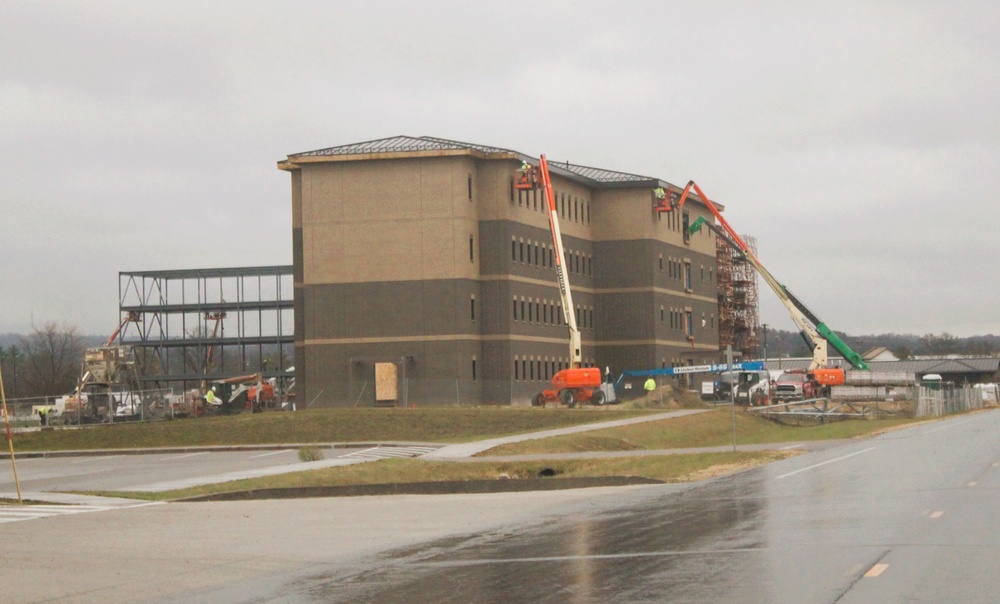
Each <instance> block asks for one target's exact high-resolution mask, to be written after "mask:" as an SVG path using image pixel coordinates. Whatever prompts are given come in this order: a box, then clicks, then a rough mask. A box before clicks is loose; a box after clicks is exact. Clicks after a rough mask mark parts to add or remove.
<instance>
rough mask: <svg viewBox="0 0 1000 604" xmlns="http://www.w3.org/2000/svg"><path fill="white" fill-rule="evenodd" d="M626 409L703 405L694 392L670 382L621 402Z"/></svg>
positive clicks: (695, 407)
mask: <svg viewBox="0 0 1000 604" xmlns="http://www.w3.org/2000/svg"><path fill="white" fill-rule="evenodd" d="M622 407H624V408H626V409H701V408H704V407H705V404H704V403H703V402H702V400H701V397H699V396H698V395H697V394H696V393H694V392H691V391H689V390H684V389H682V388H677V387H675V386H673V385H671V384H666V385H664V386H660V387H659V388H657V389H656V390H653V391H652V392H648V393H646V395H645V396H642V397H640V398H637V399H633V400H631V401H627V402H625V403H622Z"/></svg>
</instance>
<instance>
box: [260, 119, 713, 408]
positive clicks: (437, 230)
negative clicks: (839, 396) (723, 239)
mask: <svg viewBox="0 0 1000 604" xmlns="http://www.w3.org/2000/svg"><path fill="white" fill-rule="evenodd" d="M525 160H527V161H529V162H531V163H534V164H537V160H536V159H535V158H532V157H529V156H527V155H524V154H521V153H518V152H516V151H511V150H507V149H498V148H493V147H485V146H481V145H472V144H466V143H459V142H455V141H448V140H442V139H436V138H429V137H421V138H412V137H405V136H400V137H395V138H389V139H382V140H376V141H369V142H364V143H357V144H352V145H345V146H341V147H332V148H329V149H322V150H318V151H310V152H306V153H298V154H294V155H290V156H288V158H287V159H286V160H284V161H281V162H279V164H278V167H279V168H281V169H282V170H287V171H288V172H290V173H291V176H292V212H293V223H292V226H293V246H294V252H293V264H294V286H295V296H294V297H295V303H294V304H295V322H296V325H295V355H296V362H295V367H296V381H297V386H296V388H297V389H298V390H299V395H298V396H299V398H300V401H303V402H304V403H305V404H312V403H313V402H315V404H336V405H352V404H370V403H371V401H372V400H373V398H374V397H375V391H376V389H377V390H379V396H378V398H379V399H392V400H395V401H397V404H424V403H441V402H454V401H458V402H463V403H483V402H487V403H488V402H500V403H506V402H522V401H527V400H529V398H530V396H531V395H532V394H534V393H535V392H538V391H539V390H540V389H541V388H542V387H543V386H544V384H545V382H547V381H548V380H549V378H550V377H551V376H552V374H553V373H555V372H556V371H558V370H559V369H560V368H564V367H566V366H567V364H568V362H569V340H568V336H567V328H566V326H565V324H564V321H563V318H562V314H561V313H562V310H561V304H560V297H559V290H558V286H557V282H556V274H555V269H554V263H553V246H552V239H551V236H550V234H549V226H548V218H547V214H546V211H545V201H544V199H543V197H542V194H541V191H521V190H518V189H516V188H515V187H514V174H515V171H516V170H517V169H518V168H519V167H520V165H521V162H522V161H525ZM549 166H550V170H551V173H552V185H553V190H554V192H555V198H556V205H557V206H558V210H559V220H560V225H561V227H562V233H563V241H564V246H565V248H566V253H567V259H566V265H567V267H568V269H569V274H570V285H571V287H572V291H573V298H574V304H575V306H576V308H575V309H574V312H575V313H576V315H577V317H578V323H579V325H580V328H581V331H582V339H583V357H584V362H585V363H587V364H594V365H596V366H599V367H602V368H603V367H605V366H607V367H610V368H611V370H612V372H613V373H617V372H619V371H621V370H623V369H649V368H654V367H669V366H673V365H688V364H701V363H703V362H707V361H714V360H717V359H718V357H719V352H718V351H719V345H718V342H719V337H718V322H717V320H718V304H717V288H716V279H715V275H716V272H717V268H716V258H715V236H714V235H713V234H712V233H711V231H709V230H708V229H702V231H701V232H700V233H697V234H695V235H692V236H690V237H688V236H686V235H685V232H686V229H685V228H684V227H685V225H686V224H688V222H689V221H693V220H695V219H697V217H698V216H699V215H702V214H705V215H709V212H708V209H707V208H706V207H705V206H704V205H703V204H702V203H701V202H700V200H698V199H694V200H692V201H689V203H687V204H686V205H685V207H684V209H683V212H682V213H678V212H670V213H658V212H656V210H655V209H654V192H653V191H654V189H655V188H657V187H663V188H665V189H667V190H668V191H670V192H671V193H672V194H674V195H676V194H677V193H679V189H678V188H677V187H676V186H674V185H671V184H669V183H667V182H664V181H662V180H659V179H657V178H651V177H645V176H638V175H634V174H626V173H622V172H614V171H610V170H602V169H597V168H588V167H583V166H576V165H570V164H567V163H555V162H551V161H550V163H549ZM376 365H377V366H378V371H376V369H375V367H376ZM376 373H377V374H378V376H377V379H376Z"/></svg>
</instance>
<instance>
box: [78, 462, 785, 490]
mask: <svg viewBox="0 0 1000 604" xmlns="http://www.w3.org/2000/svg"><path fill="white" fill-rule="evenodd" d="M794 454H795V453H794V452H791V451H756V452H744V451H739V452H732V451H727V452H723V453H697V454H691V455H660V456H650V457H615V458H592V459H558V460H556V459H553V460H538V461H514V462H489V461H482V462H432V461H422V460H419V459H383V460H379V461H373V462H367V463H362V464H355V465H349V466H336V467H332V468H324V469H321V470H310V471H306V472H292V473H289V474H279V475H276V476H266V477H262V478H253V479H247V480H236V481H232V482H226V483H219V484H212V485H205V486H199V487H192V488H187V489H179V490H175V491H164V492H156V493H149V492H122V491H86V492H82V494H86V495H98V496H110V497H128V498H133V499H142V500H148V501H166V500H174V499H187V498H191V497H202V496H205V495H212V494H218V493H233V492H242V491H254V490H265V489H308V488H315V487H337V486H354V485H378V484H412V483H431V482H443V481H471V480H494V481H506V480H524V479H533V478H538V477H539V476H540V475H543V471H544V473H545V474H548V475H551V477H550V478H546V479H545V480H553V481H558V480H561V479H566V478H594V477H606V476H634V477H642V478H648V479H651V480H657V481H662V482H681V481H688V480H700V479H704V478H708V477H711V476H715V475H719V474H724V473H728V472H732V471H736V470H740V469H745V468H749V467H753V466H757V465H760V464H764V463H768V462H771V461H775V460H777V459H783V458H785V457H788V456H789V455H794Z"/></svg>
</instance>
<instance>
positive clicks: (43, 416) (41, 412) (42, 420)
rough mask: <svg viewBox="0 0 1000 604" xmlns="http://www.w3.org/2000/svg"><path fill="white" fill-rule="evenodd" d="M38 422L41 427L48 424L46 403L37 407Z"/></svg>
mask: <svg viewBox="0 0 1000 604" xmlns="http://www.w3.org/2000/svg"><path fill="white" fill-rule="evenodd" d="M38 422H39V424H40V425H41V426H42V427H43V428H44V427H45V426H48V425H49V408H48V407H47V406H46V405H42V406H41V407H39V408H38Z"/></svg>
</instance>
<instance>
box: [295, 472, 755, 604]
mask: <svg viewBox="0 0 1000 604" xmlns="http://www.w3.org/2000/svg"><path fill="white" fill-rule="evenodd" d="M656 488H659V487H654V488H652V489H656ZM762 489H763V481H762V479H761V477H760V474H759V473H756V472H747V473H743V474H740V475H737V476H734V477H730V478H726V479H721V480H718V481H713V482H710V483H708V484H705V485H701V486H698V487H694V488H691V489H686V490H683V491H680V492H677V491H675V490H669V489H666V488H664V489H663V492H662V494H657V493H656V491H655V490H652V491H651V490H650V488H645V489H644V490H643V491H642V492H641V496H637V495H640V493H639V492H637V491H630V490H623V491H622V506H621V507H617V508H612V509H604V510H602V511H596V512H594V513H588V514H580V513H576V514H572V515H570V516H567V517H563V518H560V519H559V520H558V521H555V522H553V523H552V524H551V525H548V526H543V527H537V526H535V527H527V528H524V529H521V530H518V531H516V532H513V533H497V534H489V535H476V536H470V537H468V538H465V539H459V540H449V541H442V542H434V543H430V544H427V545H426V546H425V547H421V548H419V549H416V550H408V551H397V552H391V553H387V554H385V555H384V556H382V557H381V558H380V560H379V561H378V562H377V564H375V565H374V566H373V568H371V569H370V570H367V571H365V572H361V573H359V574H357V575H355V576H353V577H348V578H340V579H334V578H332V577H314V578H313V579H312V580H311V581H307V582H305V583H299V584H298V585H297V586H294V587H291V589H292V590H293V591H294V592H296V593H297V594H299V595H300V596H302V601H309V602H331V601H338V602H340V601H344V602H346V601H351V602H498V603H499V602H504V603H507V602H529V601H530V602H578V603H584V602H615V601H620V602H663V601H671V602H677V601H679V602H683V601H692V602H695V601H697V602H704V601H711V599H712V598H711V597H710V594H713V593H714V594H716V595H717V596H725V595H729V596H734V595H735V594H736V593H739V592H742V587H741V582H742V581H743V580H744V579H745V577H747V576H748V574H749V575H750V576H753V575H754V574H755V572H756V571H757V570H760V569H761V568H764V567H765V566H766V561H765V560H764V559H763V558H762V557H761V556H756V555H754V554H755V553H756V552H758V551H759V550H760V549H761V548H763V547H764V546H765V544H763V543H762V542H761V539H762V535H764V534H765V533H766V532H765V531H764V530H762V527H763V525H764V524H765V523H766V514H765V508H764V504H763V502H764V501H766V498H765V497H764V496H763V494H762V493H761V490H762ZM651 493H652V495H651ZM759 594H760V592H759V591H758V595H759ZM706 598H708V599H706Z"/></svg>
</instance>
